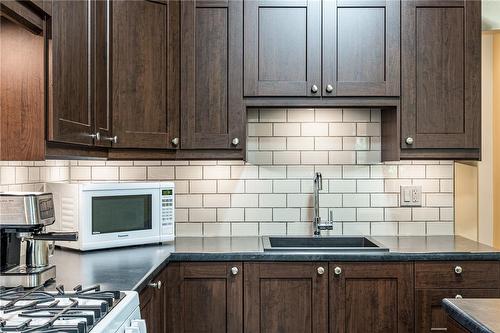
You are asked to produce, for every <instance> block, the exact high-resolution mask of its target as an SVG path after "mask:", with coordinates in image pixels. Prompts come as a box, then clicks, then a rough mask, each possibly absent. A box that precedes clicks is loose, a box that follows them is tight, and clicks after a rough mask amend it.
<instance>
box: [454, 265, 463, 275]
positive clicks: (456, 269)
mask: <svg viewBox="0 0 500 333" xmlns="http://www.w3.org/2000/svg"><path fill="white" fill-rule="evenodd" d="M454 271H455V274H462V272H463V271H464V270H463V269H462V267H461V266H455V269H454Z"/></svg>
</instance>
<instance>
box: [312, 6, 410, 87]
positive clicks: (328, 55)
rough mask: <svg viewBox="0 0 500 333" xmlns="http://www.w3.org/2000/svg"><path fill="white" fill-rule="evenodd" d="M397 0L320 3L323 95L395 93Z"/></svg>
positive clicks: (397, 42)
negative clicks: (321, 5) (321, 6)
mask: <svg viewBox="0 0 500 333" xmlns="http://www.w3.org/2000/svg"><path fill="white" fill-rule="evenodd" d="M399 31H400V2H399V1H394V0H377V1H356V0H332V1H323V44H322V45H323V48H322V52H323V67H322V68H323V93H322V95H323V96H399V94H400V77H399V74H400V61H399V59H400V56H399V50H400V41H399V40H400V33H399Z"/></svg>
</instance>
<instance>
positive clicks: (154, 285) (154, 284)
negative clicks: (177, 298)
mask: <svg viewBox="0 0 500 333" xmlns="http://www.w3.org/2000/svg"><path fill="white" fill-rule="evenodd" d="M148 287H150V288H154V289H161V281H158V282H150V283H148Z"/></svg>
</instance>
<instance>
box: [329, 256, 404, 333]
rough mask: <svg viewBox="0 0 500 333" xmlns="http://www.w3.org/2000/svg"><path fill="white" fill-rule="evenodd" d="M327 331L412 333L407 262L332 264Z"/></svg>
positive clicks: (338, 332)
mask: <svg viewBox="0 0 500 333" xmlns="http://www.w3.org/2000/svg"><path fill="white" fill-rule="evenodd" d="M335 267H339V268H340V269H341V270H342V272H341V274H331V275H330V332H332V333H333V332H335V333H340V332H349V333H356V332H359V333H362V332H373V333H377V332H380V333H382V332H384V333H388V332H401V333H403V332H405V333H406V332H413V283H412V281H413V269H412V264H410V263H338V264H335V263H332V264H330V271H331V272H334V271H335Z"/></svg>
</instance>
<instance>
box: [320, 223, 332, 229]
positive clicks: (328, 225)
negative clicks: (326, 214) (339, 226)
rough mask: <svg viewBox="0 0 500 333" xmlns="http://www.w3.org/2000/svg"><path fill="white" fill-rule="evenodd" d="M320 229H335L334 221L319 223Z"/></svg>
mask: <svg viewBox="0 0 500 333" xmlns="http://www.w3.org/2000/svg"><path fill="white" fill-rule="evenodd" d="M318 230H333V223H331V222H328V223H322V224H318Z"/></svg>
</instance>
